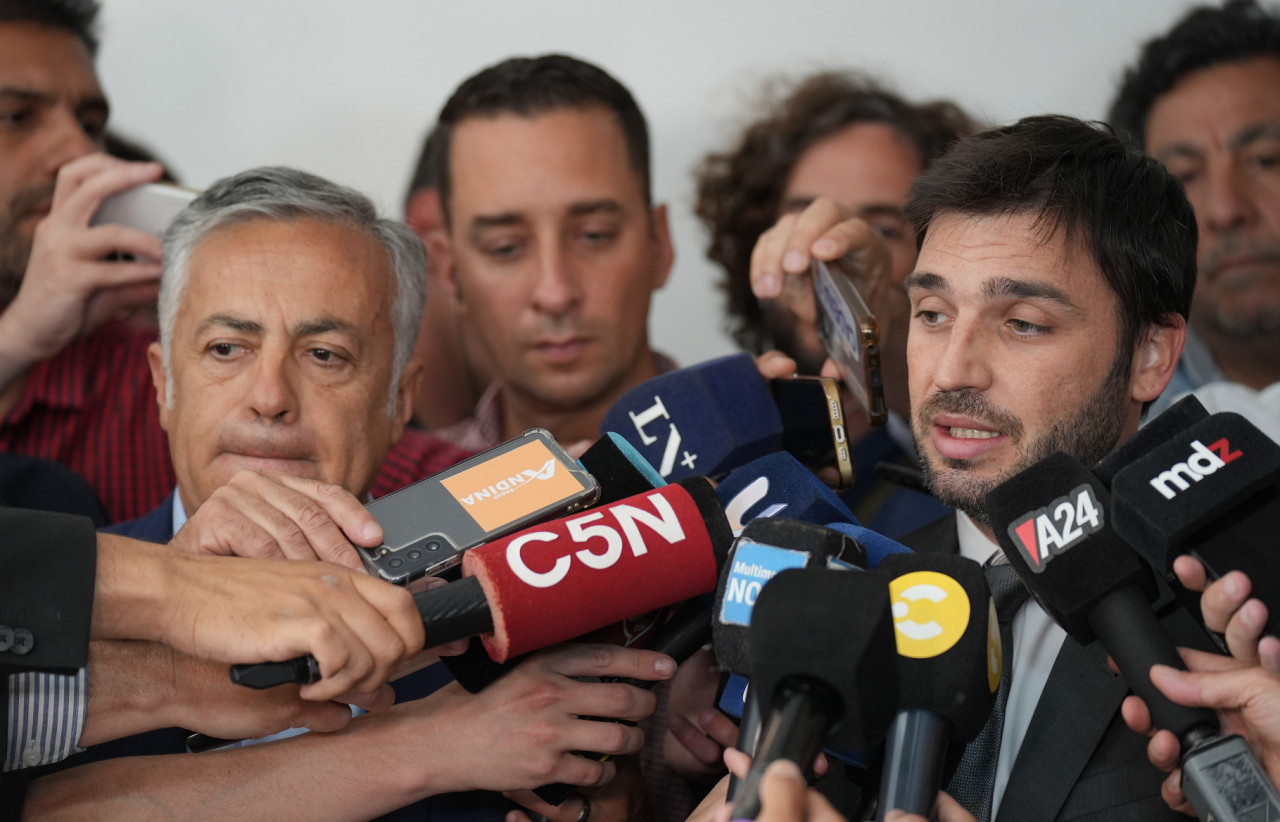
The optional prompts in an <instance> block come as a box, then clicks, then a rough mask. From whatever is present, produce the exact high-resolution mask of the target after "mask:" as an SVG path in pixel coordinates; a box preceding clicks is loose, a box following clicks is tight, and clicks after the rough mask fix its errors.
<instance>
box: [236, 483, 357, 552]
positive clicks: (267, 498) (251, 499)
mask: <svg viewBox="0 0 1280 822" xmlns="http://www.w3.org/2000/svg"><path fill="white" fill-rule="evenodd" d="M285 476H286V475H284V474H279V473H275V472H271V473H269V474H268V473H258V472H254V471H241V472H240V473H238V474H236V475H235V476H234V477H232V478H231V481H230V482H229V483H227V485H226V486H224V487H226V488H228V489H229V491H228V493H230V494H233V495H235V496H236V497H237V498H238V499H239V500H240V504H241V506H242V508H241V510H242V511H243V512H244V513H245V514H247V515H248V516H249V517H250V518H251V519H253V520H254V521H255V522H257V523H258V524H259V525H261V526H262V527H263V529H264V530H266V531H267V532H268V533H270V534H271V535H272V536H273V537H274V538H275V540H276V544H277V545H278V546H279V548H280V555H281V556H284V557H285V558H287V559H323V560H327V561H329V562H335V563H337V564H339V565H345V566H346V567H348V568H361V567H363V563H361V561H360V557H359V555H357V554H356V549H355V548H353V547H352V546H351V542H350V541H349V540H348V539H347V538H346V537H345V536H344V535H343V532H342V530H341V529H340V528H339V527H338V524H337V523H336V522H335V521H334V520H333V517H332V516H331V515H330V514H329V512H328V510H327V509H326V508H325V507H324V505H323V504H321V503H320V502H319V501H318V500H317V499H316V498H315V497H314V496H309V495H308V494H306V493H303V492H300V491H298V490H296V489H295V485H294V484H293V483H290V482H284V481H282V478H284V477H285ZM289 479H297V478H293V477H291V478H289ZM343 493H345V492H343ZM366 516H369V515H368V514H367V512H366ZM371 518H372V517H371V516H370V519H371Z"/></svg>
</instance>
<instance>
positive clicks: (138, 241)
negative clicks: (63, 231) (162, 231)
mask: <svg viewBox="0 0 1280 822" xmlns="http://www.w3.org/2000/svg"><path fill="white" fill-rule="evenodd" d="M74 253H75V256H77V257H79V258H80V259H83V260H101V259H103V258H104V257H106V256H108V255H109V254H132V255H133V256H134V257H138V258H139V261H140V262H141V261H145V262H149V263H151V264H152V265H153V266H159V264H160V261H161V259H162V258H163V256H164V252H163V247H162V245H161V243H160V238H159V237H157V236H155V235H154V234H148V233H147V232H145V231H142V230H140V229H137V228H131V227H129V226H126V225H118V224H109V225H98V226H94V227H93V228H90V229H87V230H85V231H82V232H80V233H78V234H77V235H76V237H75V246H74ZM123 265H124V264H123V263H122V262H121V261H116V264H115V265H111V266H108V267H109V268H122V267H123Z"/></svg>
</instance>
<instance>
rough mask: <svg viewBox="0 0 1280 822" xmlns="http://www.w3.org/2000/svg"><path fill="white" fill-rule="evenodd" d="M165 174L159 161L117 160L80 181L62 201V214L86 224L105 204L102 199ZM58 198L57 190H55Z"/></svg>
mask: <svg viewBox="0 0 1280 822" xmlns="http://www.w3.org/2000/svg"><path fill="white" fill-rule="evenodd" d="M162 174H164V168H163V167H161V165H160V164H159V163H132V162H127V161H123V160H115V161H114V162H111V163H108V164H106V165H104V166H102V167H101V168H100V169H97V170H96V171H95V173H92V174H88V175H85V176H84V177H82V178H79V179H78V180H77V184H76V185H75V187H74V189H73V190H72V191H71V192H70V194H69V195H68V196H67V197H66V198H65V199H64V200H62V203H61V209H60V211H61V214H62V217H63V218H65V219H67V220H69V221H73V222H74V223H75V224H77V225H87V224H88V223H89V220H90V218H92V217H93V215H94V214H96V213H97V212H98V209H99V208H101V207H102V201H103V200H105V199H107V198H108V197H110V196H112V195H113V194H119V193H121V192H123V191H128V190H129V189H131V188H135V187H137V186H140V185H143V184H144V183H154V182H155V181H156V180H159V179H160V177H161V175H162ZM54 191H55V193H54V198H55V199H57V189H56V188H55V189H54Z"/></svg>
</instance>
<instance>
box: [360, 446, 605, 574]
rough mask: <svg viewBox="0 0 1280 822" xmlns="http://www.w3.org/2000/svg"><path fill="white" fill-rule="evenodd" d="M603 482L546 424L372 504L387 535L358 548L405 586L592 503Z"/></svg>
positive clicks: (375, 568)
mask: <svg viewBox="0 0 1280 822" xmlns="http://www.w3.org/2000/svg"><path fill="white" fill-rule="evenodd" d="M599 496H600V485H599V483H597V482H596V480H595V478H594V477H592V476H591V475H590V474H589V473H587V471H586V469H584V468H583V467H582V466H580V465H579V464H578V463H577V461H576V460H574V459H573V458H572V457H570V456H569V455H568V454H567V453H566V452H565V450H564V449H563V448H561V447H560V444H559V443H557V442H556V441H555V438H554V437H552V436H551V434H550V432H548V431H547V430H546V429H545V428H531V429H529V430H528V431H525V432H524V433H523V434H521V435H520V436H518V437H516V438H514V439H511V440H508V441H507V442H504V443H502V444H501V445H498V446H495V447H493V448H490V449H489V450H488V451H485V452H484V453H482V454H477V455H476V456H474V457H472V458H471V459H469V460H466V461H464V462H460V463H458V464H457V465H455V466H453V467H452V468H448V469H446V470H444V471H441V472H440V473H438V474H433V475H432V476H430V477H427V478H426V479H424V480H422V481H420V482H416V483H414V484H413V485H410V486H409V487H408V488H402V489H401V490H399V491H396V492H395V493H392V494H388V495H387V496H385V497H382V498H380V499H376V500H374V501H373V502H371V503H369V505H368V509H369V513H371V514H373V516H374V519H376V520H377V521H378V524H379V525H381V526H382V531H383V535H384V541H383V543H382V545H379V546H378V547H376V548H364V547H360V548H359V554H360V557H361V559H363V560H364V564H365V567H367V568H368V569H369V572H370V573H371V574H374V575H376V576H378V577H379V578H381V579H384V580H386V581H388V582H393V583H395V584H397V585H405V584H408V583H409V582H412V581H413V580H415V579H418V578H419V577H423V576H426V575H428V574H431V575H438V574H440V573H441V572H442V571H446V570H448V569H449V568H452V567H453V566H455V565H457V564H458V563H459V562H461V561H462V554H463V552H465V551H466V550H467V549H468V548H473V547H475V546H476V545H480V544H481V543H485V542H488V541H489V540H492V539H496V538H498V537H501V536H504V535H506V534H510V533H514V532H516V531H519V530H521V529H522V528H527V527H528V526H530V525H533V524H535V523H538V522H542V521H544V520H548V519H552V518H554V517H560V516H564V515H565V514H570V513H573V512H574V511H578V510H581V509H583V508H586V507H588V506H590V505H591V504H593V503H594V502H595V501H596V499H597V498H598V497H599Z"/></svg>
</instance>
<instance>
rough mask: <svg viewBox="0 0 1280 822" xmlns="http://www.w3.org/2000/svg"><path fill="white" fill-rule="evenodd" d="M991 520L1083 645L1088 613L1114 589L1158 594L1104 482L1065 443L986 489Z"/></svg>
mask: <svg viewBox="0 0 1280 822" xmlns="http://www.w3.org/2000/svg"><path fill="white" fill-rule="evenodd" d="M986 503H987V514H988V517H989V518H990V523H991V528H992V530H993V531H994V532H995V535H996V538H997V539H998V540H999V541H1000V548H1001V549H1002V550H1003V551H1004V553H1005V556H1007V557H1008V558H1009V562H1010V563H1011V564H1012V565H1013V566H1014V567H1015V568H1016V569H1017V571H1018V576H1020V577H1021V578H1022V580H1023V582H1024V583H1025V584H1026V586H1027V588H1028V589H1030V591H1031V594H1032V596H1034V597H1035V598H1036V601H1037V602H1039V603H1040V606H1041V607H1042V608H1044V610H1045V612H1046V613H1048V614H1049V616H1050V617H1052V618H1053V621H1054V622H1056V623H1058V624H1059V625H1061V626H1062V628H1063V629H1064V630H1066V632H1067V633H1068V634H1070V635H1071V637H1072V639H1074V640H1075V641H1076V642H1079V643H1080V644H1081V645H1087V644H1088V643H1090V642H1092V641H1093V640H1094V632H1093V629H1092V628H1090V627H1089V614H1090V612H1091V611H1092V610H1093V608H1094V606H1096V605H1097V604H1098V603H1099V602H1100V601H1101V600H1103V599H1104V598H1106V597H1107V596H1108V595H1109V594H1111V593H1112V592H1113V591H1115V590H1117V589H1119V588H1123V587H1126V586H1136V587H1138V588H1139V589H1140V590H1141V591H1142V592H1143V594H1144V595H1145V596H1146V597H1147V599H1148V600H1150V601H1154V600H1155V599H1156V597H1157V590H1156V583H1155V577H1154V576H1153V575H1152V573H1151V570H1150V569H1149V568H1148V567H1147V566H1146V565H1144V564H1143V563H1142V561H1141V560H1140V559H1139V558H1138V555H1137V554H1135V553H1134V552H1133V549H1132V548H1130V547H1129V546H1128V545H1127V544H1125V542H1124V541H1123V540H1121V539H1120V538H1119V537H1118V536H1117V535H1116V533H1115V531H1113V530H1112V528H1111V524H1110V522H1109V521H1108V519H1109V517H1110V500H1109V496H1108V494H1107V490H1106V489H1105V488H1104V487H1103V486H1102V483H1101V482H1099V481H1098V478H1097V477H1095V476H1094V475H1093V472H1092V471H1090V470H1089V469H1088V468H1086V467H1084V466H1083V465H1081V464H1080V461H1079V460H1077V459H1075V458H1074V457H1071V456H1068V455H1067V454H1064V453H1062V452H1061V451H1059V452H1057V453H1056V454H1053V455H1051V456H1048V457H1046V458H1044V459H1042V460H1040V461H1039V462H1037V463H1036V464H1035V465H1032V466H1031V467H1030V468H1027V469H1025V470H1023V471H1022V472H1021V473H1019V474H1017V475H1015V476H1014V477H1012V478H1010V479H1008V480H1006V481H1005V482H1003V483H1001V484H1000V485H998V486H996V487H995V488H993V489H992V490H991V492H990V493H988V494H987V501H986Z"/></svg>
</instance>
